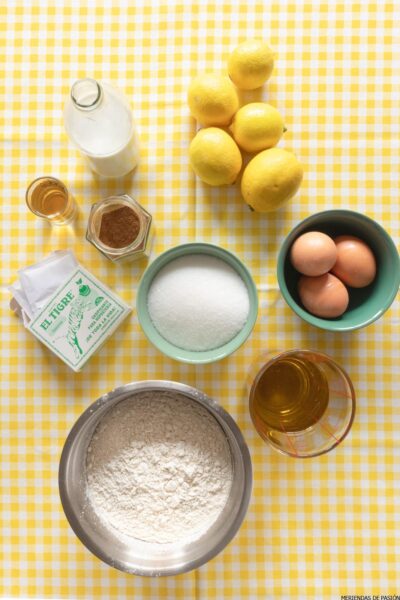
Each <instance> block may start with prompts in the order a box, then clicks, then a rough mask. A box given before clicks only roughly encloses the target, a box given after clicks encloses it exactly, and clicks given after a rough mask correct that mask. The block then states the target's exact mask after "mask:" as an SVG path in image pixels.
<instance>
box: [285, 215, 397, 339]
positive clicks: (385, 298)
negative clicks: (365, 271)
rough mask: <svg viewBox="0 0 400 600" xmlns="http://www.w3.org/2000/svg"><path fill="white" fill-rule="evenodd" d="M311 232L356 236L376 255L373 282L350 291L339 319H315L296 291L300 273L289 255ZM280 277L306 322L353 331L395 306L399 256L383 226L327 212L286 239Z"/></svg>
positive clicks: (360, 217)
mask: <svg viewBox="0 0 400 600" xmlns="http://www.w3.org/2000/svg"><path fill="white" fill-rule="evenodd" d="M308 231H321V232H322V233H326V234H327V235H329V236H331V237H337V236H339V235H352V236H356V237H358V238H360V239H361V240H363V241H364V242H365V243H366V244H367V245H368V246H369V247H370V249H371V250H372V252H373V254H374V256H375V260H376V267H377V272H376V276H375V279H374V281H373V282H372V283H371V284H370V285H368V286H367V287H364V288H358V289H356V288H348V292H349V298H350V301H349V305H348V308H347V310H346V311H345V312H344V313H343V315H341V316H340V317H336V318H334V319H323V318H320V317H316V316H314V315H312V314H311V313H309V312H308V311H307V310H305V308H304V307H303V305H302V303H301V301H300V298H299V294H298V292H297V284H298V280H299V278H300V273H298V272H297V271H296V270H295V269H294V267H293V266H292V264H291V262H290V259H289V254H290V249H291V247H292V244H293V242H294V241H295V240H296V239H297V238H298V237H299V236H300V235H302V234H303V233H306V232H308ZM277 277H278V284H279V287H280V290H281V293H282V296H283V298H284V299H285V301H286V302H287V304H288V305H289V306H290V308H291V309H292V310H293V311H294V312H295V313H296V314H297V315H298V316H299V317H301V318H302V319H303V320H304V321H306V322H307V323H309V324H310V325H314V326H315V327H319V328H320V329H326V330H328V331H352V330H354V329H360V328H361V327H366V326H367V325H370V324H371V323H373V322H374V321H376V320H377V319H379V318H380V317H381V316H382V315H383V314H384V313H385V312H386V311H387V310H388V308H389V307H390V305H391V304H392V302H393V300H394V299H395V297H396V294H397V292H398V289H399V285H400V259H399V253H398V251H397V248H396V246H395V244H394V242H393V240H392V238H391V237H390V236H389V234H388V233H387V232H386V231H385V230H384V229H383V227H382V226H381V225H379V223H376V221H373V220H372V219H371V218H369V217H367V216H366V215H364V214H362V213H358V212H354V211H352V210H342V209H338V210H326V211H324V212H320V213H316V214H314V215H311V216H309V217H307V218H306V219H304V220H303V221H301V222H300V223H299V224H298V225H296V227H295V228H294V229H292V231H291V232H290V233H289V235H288V236H287V237H286V239H285V240H284V242H283V244H282V246H281V249H280V251H279V254H278V265H277Z"/></svg>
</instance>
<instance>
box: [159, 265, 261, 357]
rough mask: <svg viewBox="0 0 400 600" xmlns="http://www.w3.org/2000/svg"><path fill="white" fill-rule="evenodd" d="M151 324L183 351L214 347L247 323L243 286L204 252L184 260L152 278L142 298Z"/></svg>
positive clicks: (245, 293) (224, 266) (228, 268)
mask: <svg viewBox="0 0 400 600" xmlns="http://www.w3.org/2000/svg"><path fill="white" fill-rule="evenodd" d="M147 306H148V310H149V314H150V317H151V320H152V321H153V324H154V326H155V328H156V329H157V330H158V332H159V333H160V334H161V335H162V336H163V337H164V338H165V339H166V340H167V341H169V342H170V343H171V344H174V345H175V346H178V347H179V348H183V349H184V350H193V351H202V350H212V349H214V348H219V347H220V346H222V345H223V344H226V343H227V342H229V340H231V339H232V338H233V337H235V335H236V334H237V333H239V331H240V330H241V329H242V328H243V326H244V324H245V323H246V320H247V317H248V314H249V308H250V302H249V295H248V292H247V288H246V285H245V283H244V281H243V280H242V278H241V277H240V276H239V275H238V274H237V273H236V271H235V270H234V269H233V268H232V267H231V266H229V265H228V264H227V263H226V262H225V261H223V260H221V259H219V258H214V257H213V256H208V255H206V254H192V255H189V256H183V257H181V258H177V259H176V260H174V261H172V262H170V263H169V264H168V265H166V266H165V267H164V268H163V269H161V271H160V272H159V273H158V274H157V275H156V277H155V278H154V280H153V282H152V284H151V286H150V289H149V293H148V297H147Z"/></svg>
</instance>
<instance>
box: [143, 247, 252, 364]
mask: <svg viewBox="0 0 400 600" xmlns="http://www.w3.org/2000/svg"><path fill="white" fill-rule="evenodd" d="M191 255H205V256H210V257H213V258H216V259H220V260H221V261H223V262H224V263H226V264H227V265H228V266H229V267H231V268H232V269H233V271H234V272H235V273H236V274H237V275H239V277H240V278H241V280H242V281H243V283H244V285H245V287H246V290H247V294H248V299H249V311H248V314H247V318H246V321H245V323H244V325H243V327H242V328H241V329H240V331H238V333H237V334H236V335H234V337H232V338H231V339H230V340H229V341H227V342H226V343H224V344H222V345H220V346H219V347H216V348H212V349H207V350H199V351H196V350H188V349H184V348H180V347H179V346H177V345H175V344H173V343H171V342H170V341H168V340H167V339H166V338H165V337H163V335H161V334H160V332H159V331H158V330H157V328H156V327H155V324H154V322H153V320H152V318H151V316H150V312H149V306H148V295H149V291H150V288H151V285H152V283H153V281H154V279H155V277H156V276H157V275H158V274H159V273H160V271H161V270H162V269H164V267H167V265H169V264H170V263H172V261H175V260H176V259H178V258H181V257H188V256H191ZM136 311H137V315H138V320H139V323H140V326H141V328H142V330H143V332H144V334H145V335H146V337H147V339H148V340H149V341H150V342H151V343H152V344H153V345H154V346H155V347H156V348H158V350H160V351H161V352H163V353H164V354H165V355H166V356H169V357H170V358H173V359H175V360H178V361H181V362H185V363H191V364H204V363H211V362H215V361H217V360H221V359H223V358H226V357H227V356H229V355H230V354H232V353H233V352H235V350H237V349H238V348H239V347H240V346H241V345H242V344H243V343H244V342H245V341H246V340H247V338H248V337H249V335H250V334H251V332H252V330H253V328H254V325H255V323H256V320H257V313H258V295H257V288H256V285H255V283H254V281H253V278H252V276H251V274H250V272H249V270H248V269H247V267H245V265H244V264H243V263H242V262H241V261H240V260H239V258H237V256H235V255H234V254H232V252H229V251H228V250H225V248H221V247H220V246H215V245H214V244H208V243H203V242H194V243H189V244H182V245H180V246H176V247H174V248H171V249H169V250H167V251H166V252H164V253H163V254H161V255H160V256H158V257H157V258H156V259H155V260H154V261H153V262H152V263H151V264H150V265H149V266H148V267H147V269H146V271H145V272H144V274H143V276H142V279H141V280H140V283H139V287H138V292H137V297H136Z"/></svg>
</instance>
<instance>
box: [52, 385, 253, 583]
mask: <svg viewBox="0 0 400 600" xmlns="http://www.w3.org/2000/svg"><path fill="white" fill-rule="evenodd" d="M150 389H151V390H159V391H171V390H172V391H176V392H178V393H180V394H182V395H184V396H186V397H188V398H189V399H190V400H192V401H195V402H198V403H199V404H200V405H201V406H203V407H204V408H205V409H206V410H208V411H209V413H210V414H211V415H212V416H213V417H214V418H215V419H216V420H217V422H218V420H219V419H218V418H217V416H218V417H219V418H220V419H221V420H222V421H224V423H225V424H226V425H227V426H228V428H229V429H230V431H231V432H232V434H233V436H234V438H235V441H236V443H237V445H238V448H239V451H240V455H241V458H242V461H243V477H244V482H243V494H242V497H241V500H240V505H239V508H238V512H237V515H236V518H235V520H234V522H233V523H232V525H231V527H230V529H229V531H227V532H226V533H225V535H224V536H223V537H222V538H221V539H220V540H219V541H218V542H217V543H216V544H215V545H214V546H213V547H211V548H209V549H208V550H207V551H206V552H205V553H204V554H203V555H202V556H201V557H199V558H197V559H194V560H191V561H188V562H187V563H185V565H184V567H182V564H180V565H178V566H175V567H167V568H163V569H157V570H156V571H155V570H154V569H151V568H145V569H144V568H140V567H135V566H130V565H129V564H127V563H126V562H124V561H122V560H114V559H113V558H112V557H110V556H109V555H108V554H107V552H106V551H105V550H104V549H103V548H102V547H100V546H99V545H98V544H96V543H94V542H93V541H92V539H91V537H90V536H89V535H88V534H87V533H86V531H85V529H84V528H83V527H82V526H81V523H80V521H79V518H78V517H77V515H76V513H75V511H74V510H73V509H72V507H71V504H70V501H69V495H68V491H67V486H66V472H67V464H68V461H69V456H70V452H71V450H72V448H73V444H74V442H75V439H76V438H77V436H78V435H79V433H80V431H81V429H82V427H83V426H84V425H85V424H86V422H87V421H89V419H90V418H92V416H93V414H94V413H95V412H96V411H97V410H98V409H99V408H101V407H103V406H104V405H105V404H113V403H114V401H116V400H117V399H118V401H123V400H125V399H127V398H129V397H130V396H131V395H132V394H134V393H137V392H142V391H146V390H150ZM216 415H217V416H216ZM252 487H253V468H252V462H251V456H250V451H249V448H248V446H247V443H246V441H245V439H244V436H243V434H242V432H241V430H240V428H239V426H238V425H237V423H236V421H235V420H234V418H233V417H232V416H231V415H230V414H229V413H228V412H227V411H226V410H225V409H224V408H223V407H222V406H221V404H219V403H218V402H217V401H216V400H214V399H213V398H211V397H210V396H208V395H207V394H205V393H204V392H201V391H200V390H198V389H197V388H194V387H192V386H189V385H187V384H184V383H180V382H177V381H170V380H162V379H154V380H153V379H151V380H143V381H135V382H131V383H128V384H125V385H122V386H119V387H117V388H114V389H113V390H112V391H110V392H108V393H106V394H103V395H102V396H100V397H99V398H98V399H97V400H95V401H94V402H93V403H92V404H90V405H89V406H88V407H87V408H86V409H85V410H84V411H83V412H82V413H81V414H80V416H79V417H78V419H77V420H76V421H75V422H74V424H73V426H72V428H71V429H70V431H69V433H68V436H67V438H66V440H65V442H64V446H63V449H62V452H61V457H60V462H59V469H58V488H59V495H60V500H61V505H62V508H63V510H64V513H65V516H66V518H67V520H68V523H69V525H70V527H71V528H72V530H73V532H74V533H75V535H76V536H77V537H78V539H79V540H80V541H81V542H82V544H83V545H84V546H85V547H86V548H87V549H88V550H90V552H92V554H94V555H95V556H97V558H99V559H100V560H102V561H103V562H105V563H106V564H108V565H110V566H111V567H114V568H115V569H118V570H120V571H123V572H125V573H129V574H132V575H141V576H144V577H155V576H157V577H159V576H170V575H179V574H182V573H187V572H188V571H192V570H193V569H196V568H198V567H200V566H201V565H203V564H205V563H207V562H208V561H209V560H211V559H212V558H214V557H215V556H216V555H217V554H219V553H220V552H221V551H222V550H223V549H224V548H225V547H226V546H227V545H228V544H229V542H231V541H232V539H233V538H234V537H235V535H236V534H237V532H238V531H239V529H240V527H241V525H242V523H243V520H244V518H245V516H246V513H247V510H248V507H249V503H250V499H251V493H252Z"/></svg>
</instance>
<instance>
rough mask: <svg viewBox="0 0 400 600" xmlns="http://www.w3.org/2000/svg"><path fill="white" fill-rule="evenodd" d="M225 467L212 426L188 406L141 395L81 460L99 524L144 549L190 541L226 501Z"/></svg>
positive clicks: (104, 426) (102, 429)
mask: <svg viewBox="0 0 400 600" xmlns="http://www.w3.org/2000/svg"><path fill="white" fill-rule="evenodd" d="M231 483H232V462H231V455H230V450H229V445H228V442H227V439H226V437H225V435H224V433H223V431H222V429H221V427H220V426H219V424H218V423H217V421H216V420H215V419H214V418H213V417H212V416H211V415H210V414H209V413H208V412H207V411H206V409H204V408H203V407H201V406H199V405H198V404H196V403H195V402H192V401H190V400H188V399H186V398H185V397H184V396H181V395H177V394H173V393H169V392H143V393H141V394H140V395H136V396H135V397H134V398H132V399H127V400H124V401H122V402H120V403H119V404H118V405H116V406H115V407H114V408H113V409H111V411H110V412H109V413H107V414H106V415H105V417H104V418H103V419H102V420H101V421H100V423H99V425H98V426H97V428H96V431H95V433H94V436H93V438H92V440H91V443H90V446H89V448H88V454H87V494H88V498H89V500H90V502H91V503H92V506H93V508H94V510H95V512H96V514H97V515H98V516H99V518H100V519H101V520H102V521H103V522H104V523H105V524H107V525H112V526H113V527H115V528H116V529H118V530H119V531H120V532H122V533H123V534H125V535H129V536H132V537H136V538H139V539H142V540H145V541H149V542H159V543H166V542H176V541H181V540H183V539H185V540H188V539H195V538H196V537H199V536H200V535H201V534H202V533H204V532H205V531H206V530H207V529H208V528H209V527H210V526H211V525H212V523H213V522H214V521H215V520H216V519H217V517H218V515H219V514H220V512H221V510H222V509H223V507H224V505H225V503H226V500H227V498H228V495H229V491H230V487H231Z"/></svg>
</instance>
